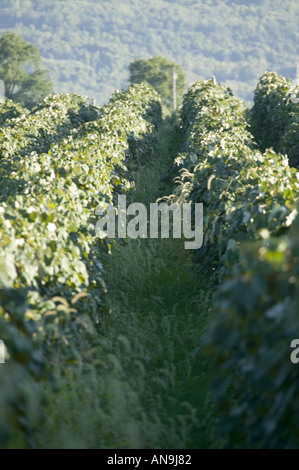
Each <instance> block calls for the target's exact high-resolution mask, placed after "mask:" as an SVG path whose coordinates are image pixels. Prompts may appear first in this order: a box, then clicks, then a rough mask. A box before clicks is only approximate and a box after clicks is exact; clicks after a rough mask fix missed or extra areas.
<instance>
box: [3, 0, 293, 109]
mask: <svg viewBox="0 0 299 470" xmlns="http://www.w3.org/2000/svg"><path fill="white" fill-rule="evenodd" d="M298 23H299V4H298V1H297V0H285V1H284V2H282V1H281V0H204V1H203V0H150V1H148V0H93V1H91V0H90V1H84V0H56V1H55V0H43V1H40V0H0V33H3V32H4V31H7V30H12V31H14V32H16V33H18V34H20V35H22V36H23V37H24V39H26V40H28V41H30V42H33V43H34V44H36V45H37V46H38V47H39V49H40V51H41V54H42V56H43V64H44V65H45V66H46V67H47V68H48V69H50V71H51V72H52V74H51V75H52V78H53V79H54V83H55V91H67V92H71V91H77V92H79V93H81V94H85V95H88V96H89V97H90V98H96V100H97V103H99V104H101V103H104V102H106V101H107V100H108V98H109V96H110V95H111V93H112V92H113V91H114V90H115V89H116V88H119V87H122V86H124V85H125V84H126V82H127V78H128V65H129V63H130V62H132V61H133V60H134V59H135V58H149V57H151V56H155V55H161V56H164V57H166V58H168V59H172V60H175V61H176V62H178V63H179V64H181V65H182V66H183V68H184V69H185V71H186V74H187V77H188V80H189V82H194V81H195V80H197V79H200V80H201V79H204V78H208V77H211V76H212V75H215V76H216V78H217V80H218V81H220V82H222V83H223V84H225V85H228V86H231V88H232V89H233V91H234V93H235V94H237V95H238V96H240V97H242V98H245V99H246V100H251V99H252V91H253V89H254V88H255V85H256V82H257V80H258V78H259V77H260V76H261V75H262V73H263V72H264V71H265V70H272V71H276V72H278V73H281V74H283V75H285V76H287V77H289V78H295V69H296V62H297V61H298V56H297V55H296V46H298V32H297V26H298Z"/></svg>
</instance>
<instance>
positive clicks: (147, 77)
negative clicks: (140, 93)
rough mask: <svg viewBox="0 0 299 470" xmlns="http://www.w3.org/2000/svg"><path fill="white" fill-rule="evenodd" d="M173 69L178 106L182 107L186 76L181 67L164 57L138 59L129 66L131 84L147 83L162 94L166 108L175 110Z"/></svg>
mask: <svg viewBox="0 0 299 470" xmlns="http://www.w3.org/2000/svg"><path fill="white" fill-rule="evenodd" d="M173 69H174V70H175V74H176V95H177V104H178V105H180V104H181V102H182V99H183V94H184V92H185V89H186V76H185V73H184V71H183V69H182V67H181V66H180V65H178V64H177V63H176V62H170V61H169V60H167V59H165V58H164V57H160V56H156V57H152V58H151V59H148V60H145V59H136V60H134V62H131V64H130V65H129V72H130V76H129V82H130V83H131V84H133V83H141V82H143V81H145V82H147V83H148V84H149V85H151V86H152V87H153V88H155V89H156V90H157V91H158V93H160V95H161V97H162V99H163V102H164V106H166V108H168V109H173Z"/></svg>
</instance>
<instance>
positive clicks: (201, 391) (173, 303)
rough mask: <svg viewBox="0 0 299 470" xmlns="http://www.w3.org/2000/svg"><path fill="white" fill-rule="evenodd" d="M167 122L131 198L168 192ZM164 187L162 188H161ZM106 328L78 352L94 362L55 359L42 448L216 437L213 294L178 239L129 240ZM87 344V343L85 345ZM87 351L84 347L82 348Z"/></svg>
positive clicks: (171, 144) (115, 264) (200, 444)
mask: <svg viewBox="0 0 299 470" xmlns="http://www.w3.org/2000/svg"><path fill="white" fill-rule="evenodd" d="M175 139H176V133H175V131H174V130H173V125H172V124H171V122H170V120H165V121H164V124H163V126H162V127H161V129H160V131H159V134H158V141H159V148H158V150H157V155H156V158H155V161H151V162H149V163H148V164H147V165H146V166H145V167H142V168H139V169H138V170H136V172H135V174H134V175H133V178H134V180H135V181H136V190H135V192H134V194H133V195H132V200H133V201H135V202H142V203H144V204H146V205H148V204H149V203H150V202H155V201H156V199H157V198H158V197H161V196H163V195H165V194H167V193H169V192H170V191H171V182H170V181H169V180H168V182H167V181H166V183H165V184H164V187H161V182H160V178H161V176H163V175H165V174H166V173H167V170H168V168H169V165H170V164H171V162H172V161H173V158H174V155H175V152H176V148H177V145H178V142H177V141H176V140H175ZM162 186H163V185H162ZM105 270H106V283H107V292H108V293H107V302H108V307H109V313H108V312H107V315H106V316H105V318H103V324H104V325H105V334H103V335H102V336H100V337H98V338H97V339H96V340H95V341H94V344H93V345H92V348H90V346H87V344H86V348H87V351H82V354H83V356H84V354H87V355H89V357H90V356H91V357H92V363H90V361H89V362H86V364H85V363H84V360H83V362H82V365H81V367H78V368H77V369H74V368H72V369H69V370H68V368H67V367H66V368H65V367H63V364H58V365H57V366H56V368H55V371H54V374H55V378H56V383H57V389H56V391H52V390H51V389H50V387H49V386H47V387H46V389H45V392H46V397H47V404H46V407H45V420H44V424H43V428H42V429H41V430H40V431H39V433H38V436H37V442H38V445H39V446H41V447H46V448H166V449H167V448H169V449H171V448H181V449H188V448H207V447H215V446H217V443H216V441H215V440H214V437H213V423H214V415H213V407H212V405H211V400H210V392H209V390H210V382H211V366H210V364H211V360H210V358H209V357H207V355H206V354H205V353H204V352H203V351H202V348H201V345H200V339H201V335H202V333H203V332H204V331H205V328H206V324H207V319H208V316H209V310H210V301H211V293H210V291H209V288H208V283H207V282H202V281H203V280H200V279H198V278H197V276H196V273H195V270H194V267H193V266H192V262H191V257H190V254H189V252H188V250H184V246H183V241H182V240H174V239H155V240H150V239H142V240H140V239H137V240H132V239H128V240H126V241H125V242H123V243H118V244H116V245H115V246H114V247H113V249H112V254H111V256H110V259H109V260H108V261H107V263H106V265H105ZM82 347H83V348H84V344H83V346H82ZM88 348H89V350H88Z"/></svg>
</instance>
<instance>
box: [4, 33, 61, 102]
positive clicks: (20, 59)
mask: <svg viewBox="0 0 299 470" xmlns="http://www.w3.org/2000/svg"><path fill="white" fill-rule="evenodd" d="M40 65H41V57H40V52H39V50H38V48H37V47H36V46H35V45H34V44H30V43H29V42H27V41H25V40H24V39H23V38H22V37H21V36H19V35H18V34H15V33H13V32H7V33H4V34H3V35H2V37H1V39H0V79H1V80H2V81H3V82H4V93H5V97H6V98H8V99H10V100H13V101H16V102H18V103H20V104H21V105H23V106H26V107H27V108H29V109H30V108H32V107H33V106H34V105H35V104H37V103H38V102H39V101H41V100H42V99H43V98H44V97H45V96H46V95H48V94H49V93H50V92H51V90H52V82H51V80H49V79H48V77H47V74H48V70H42V69H41V67H40Z"/></svg>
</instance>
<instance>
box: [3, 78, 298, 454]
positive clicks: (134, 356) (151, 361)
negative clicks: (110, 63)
mask: <svg viewBox="0 0 299 470" xmlns="http://www.w3.org/2000/svg"><path fill="white" fill-rule="evenodd" d="M275 78H276V79H277V84H276V86H275V83H274V81H275ZM282 81H283V78H282V77H276V76H275V75H273V74H268V75H265V76H264V77H262V79H261V80H260V82H259V84H258V87H257V91H256V102H255V103H256V106H257V105H258V106H260V107H261V109H262V108H263V103H264V102H265V97H267V96H268V95H269V93H267V92H263V91H262V93H261V90H263V87H264V86H266V87H267V86H268V85H267V84H269V83H271V87H272V88H271V94H270V96H271V103H272V105H273V115H274V116H276V118H277V120H278V123H281V122H282V117H281V108H282V106H281V103H282V102H283V103H284V102H285V103H289V101H290V100H291V98H292V106H291V112H290V113H286V120H287V119H289V121H288V124H287V125H285V126H284V127H281V128H282V129H284V130H283V131H282V132H281V136H282V137H281V138H279V139H278V141H277V143H275V145H280V142H285V141H286V140H285V135H287V136H288V142H289V143H290V147H289V148H290V149H294V146H293V145H292V139H291V136H292V135H293V134H292V132H289V130H290V129H293V127H292V126H293V125H294V123H295V121H294V120H293V121H292V119H294V116H297V113H298V106H299V105H298V104H297V103H296V102H294V99H293V94H294V89H293V88H291V87H289V88H284V95H283V96H282V91H281V90H282V89H281V87H280V83H281V82H282ZM295 91H298V90H295ZM266 103H267V104H266V105H265V106H266V110H267V106H269V101H268V99H266ZM275 103H277V109H276V108H275V105H274V104H275ZM265 113H266V111H265ZM248 119H249V120H250V123H251V125H252V129H253V131H254V132H256V131H257V127H255V126H256V122H257V121H256V110H255V108H253V109H252V110H251V111H248V110H246V108H245V106H244V102H243V101H241V100H239V99H237V98H235V97H234V96H233V95H232V93H231V91H230V89H227V88H225V87H223V86H221V85H219V84H217V83H216V82H215V80H206V81H203V82H200V83H196V84H195V85H193V86H192V87H191V88H190V89H189V91H188V93H187V94H186V95H185V97H184V101H183V105H182V108H181V109H180V111H179V113H178V114H176V115H173V116H172V117H168V118H166V119H164V120H162V112H161V99H160V98H159V96H158V95H157V93H156V92H155V91H153V90H152V89H150V88H148V86H146V85H144V84H141V85H138V86H132V87H130V88H129V89H128V90H126V91H117V92H116V93H115V94H114V95H113V96H112V98H111V100H110V101H109V103H108V105H107V106H104V107H102V108H95V107H93V106H91V105H90V104H89V103H88V101H87V100H86V99H84V98H82V97H80V96H79V95H50V96H49V97H47V98H46V99H45V100H43V102H42V103H41V104H40V105H38V106H37V107H36V108H34V109H33V110H32V111H30V112H29V111H28V110H25V109H22V108H21V107H20V106H19V105H14V104H12V103H11V102H9V101H5V102H4V103H2V104H1V129H0V132H1V147H0V151H1V160H0V169H1V172H0V187H1V193H0V201H1V204H0V221H1V228H0V250H1V262H0V299H1V307H0V338H1V339H2V340H3V341H4V342H5V344H6V347H7V357H6V363H5V364H3V365H1V367H0V384H1V387H0V404H1V406H0V414H1V416H0V418H1V419H0V445H1V447H12V448H15V447H41V448H45V447H50V448H57V447H59V448H66V447H67V448H78V447H80V448H111V449H112V448H166V449H167V448H185V449H188V448H209V447H223V446H225V447H232V448H239V447H249V448H252V447H254V448H290V447H291V448H293V447H295V448H298V447H299V435H298V424H297V413H298V411H297V399H296V396H297V391H298V387H299V383H298V379H297V374H296V365H295V364H293V363H292V362H291V361H290V353H291V348H290V344H291V341H292V340H293V339H294V338H296V336H298V335H297V332H298V328H299V324H298V318H297V317H298V315H297V312H298V299H299V296H298V288H297V284H298V282H297V281H298V280H297V277H298V240H297V238H298V225H299V221H298V215H297V206H298V194H299V180H298V173H297V170H296V168H294V167H291V166H290V165H289V159H288V156H287V155H284V154H280V153H276V152H275V150H274V149H273V148H263V145H264V144H263V141H262V136H263V135H266V134H265V132H264V131H263V132H262V131H261V134H260V135H261V138H260V139H258V143H256V142H255V140H254V136H253V134H251V132H250V131H249V130H250V129H251V128H250V127H249V124H248V122H247V120H248ZM266 125H267V122H265V126H266ZM277 128H279V126H278V125H277ZM258 144H259V145H260V146H261V149H262V151H261V150H260V149H259V148H258ZM273 146H274V144H273ZM292 155H293V154H292ZM174 179H175V183H174V181H173V180H174ZM124 192H125V193H126V194H127V195H128V199H129V201H130V202H134V201H136V202H142V203H144V204H145V205H146V206H147V207H148V205H149V204H150V203H151V202H154V201H156V200H157V198H163V199H164V200H168V201H169V202H172V201H174V202H179V203H184V202H190V203H191V204H193V205H194V204H195V203H197V202H200V203H203V204H204V244H203V246H202V247H201V248H200V249H198V250H194V252H193V253H191V255H190V252H188V251H187V250H185V249H184V245H183V240H178V239H172V238H170V239H153V240H148V239H137V240H136V239H116V240H111V239H108V238H98V237H96V236H95V230H94V227H95V223H96V220H97V219H96V217H95V210H96V208H97V207H98V206H100V207H101V208H106V207H107V204H108V203H112V204H115V203H116V201H117V199H116V198H117V195H118V194H123V193H124Z"/></svg>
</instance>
